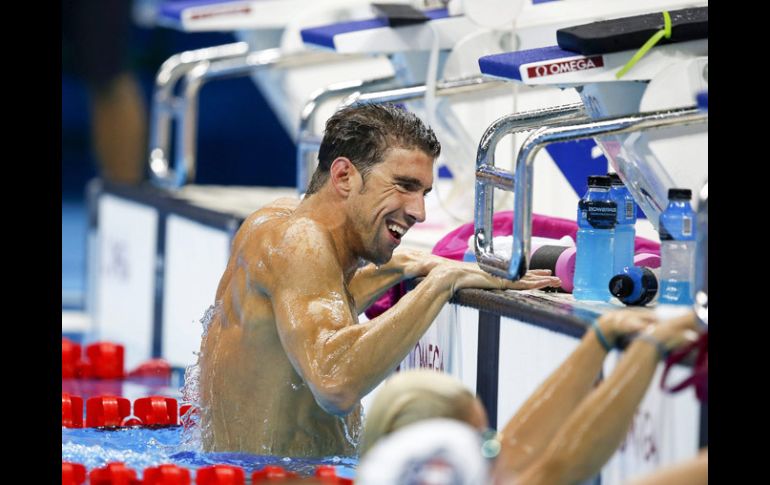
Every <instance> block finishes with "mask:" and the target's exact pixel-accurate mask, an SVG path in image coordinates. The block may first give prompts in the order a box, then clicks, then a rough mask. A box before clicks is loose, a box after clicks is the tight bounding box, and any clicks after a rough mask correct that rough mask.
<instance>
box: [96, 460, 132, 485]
mask: <svg viewBox="0 0 770 485" xmlns="http://www.w3.org/2000/svg"><path fill="white" fill-rule="evenodd" d="M88 479H89V481H90V485H141V484H142V482H141V480H139V479H137V478H136V472H135V471H134V470H132V469H130V468H128V467H127V466H126V465H125V464H123V463H121V462H114V463H108V464H107V465H106V466H105V467H104V468H94V469H93V470H91V473H89V475H88Z"/></svg>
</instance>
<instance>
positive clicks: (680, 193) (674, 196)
mask: <svg viewBox="0 0 770 485" xmlns="http://www.w3.org/2000/svg"><path fill="white" fill-rule="evenodd" d="M691 198H692V190H690V189H668V200H690V199H691Z"/></svg>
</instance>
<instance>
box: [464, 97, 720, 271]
mask: <svg viewBox="0 0 770 485" xmlns="http://www.w3.org/2000/svg"><path fill="white" fill-rule="evenodd" d="M573 106H574V105H573ZM514 116H515V115H514ZM706 122H708V114H705V113H701V112H699V111H698V110H697V109H696V108H695V107H686V108H679V109H672V110H663V111H655V112H648V113H638V114H634V115H627V116H618V117H610V118H600V119H593V120H590V121H583V122H578V123H574V122H572V123H570V122H568V123H556V124H552V125H551V126H544V127H542V128H539V129H537V130H535V131H534V132H533V133H532V134H531V135H530V136H529V137H528V138H527V139H526V140H525V141H524V143H523V145H522V146H521V149H520V150H519V152H518V155H517V157H516V167H515V172H514V173H513V174H511V173H510V172H508V171H506V170H501V169H497V168H494V166H492V167H489V166H483V167H478V166H479V165H481V164H480V163H479V159H478V158H477V167H478V169H477V171H476V214H475V220H474V225H475V228H474V235H475V237H474V241H475V243H474V245H475V251H476V258H477V260H478V261H479V266H480V267H481V268H483V269H484V270H486V271H488V272H489V273H492V274H494V275H497V276H501V277H504V278H510V279H512V280H517V279H519V278H521V277H522V276H524V274H525V273H526V272H527V268H528V261H529V256H530V247H531V246H530V242H531V232H532V180H533V177H532V173H533V172H532V165H533V161H534V159H535V155H536V154H537V152H538V151H539V150H540V149H541V148H543V147H545V146H547V145H550V144H551V143H559V142H565V141H575V140H581V139H586V138H593V137H598V136H606V135H617V134H623V133H631V132H636V131H645V130H649V129H655V128H665V127H668V126H674V125H689V124H695V123H706ZM487 131H488V132H489V131H490V130H487ZM486 135H487V134H485V136H486ZM489 136H495V133H492V134H489ZM483 143H484V139H482V144H483ZM490 148H493V147H490ZM479 149H480V150H481V146H480V147H479ZM491 151H493V150H491ZM490 185H491V186H493V187H496V188H500V189H503V190H508V191H510V190H513V193H514V194H513V195H514V208H513V211H514V214H515V217H514V219H513V247H512V251H511V258H510V260H506V259H505V258H502V257H501V256H499V255H495V254H494V250H493V247H492V216H493V214H492V204H491V194H489V192H490V191H491V188H490V187H489V186H490Z"/></svg>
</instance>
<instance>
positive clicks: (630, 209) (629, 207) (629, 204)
mask: <svg viewBox="0 0 770 485" xmlns="http://www.w3.org/2000/svg"><path fill="white" fill-rule="evenodd" d="M633 218H634V201H633V200H627V201H626V219H628V220H631V219H633Z"/></svg>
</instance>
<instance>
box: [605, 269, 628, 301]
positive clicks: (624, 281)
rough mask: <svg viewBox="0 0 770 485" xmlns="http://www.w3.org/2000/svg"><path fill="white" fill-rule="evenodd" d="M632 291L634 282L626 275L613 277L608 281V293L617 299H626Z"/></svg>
mask: <svg viewBox="0 0 770 485" xmlns="http://www.w3.org/2000/svg"><path fill="white" fill-rule="evenodd" d="M633 291H634V280H633V279H631V277H630V276H628V275H626V274H619V275H615V276H613V277H612V279H610V293H612V295H613V296H617V297H618V298H620V299H622V298H626V297H628V296H630V295H631V293H633Z"/></svg>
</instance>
